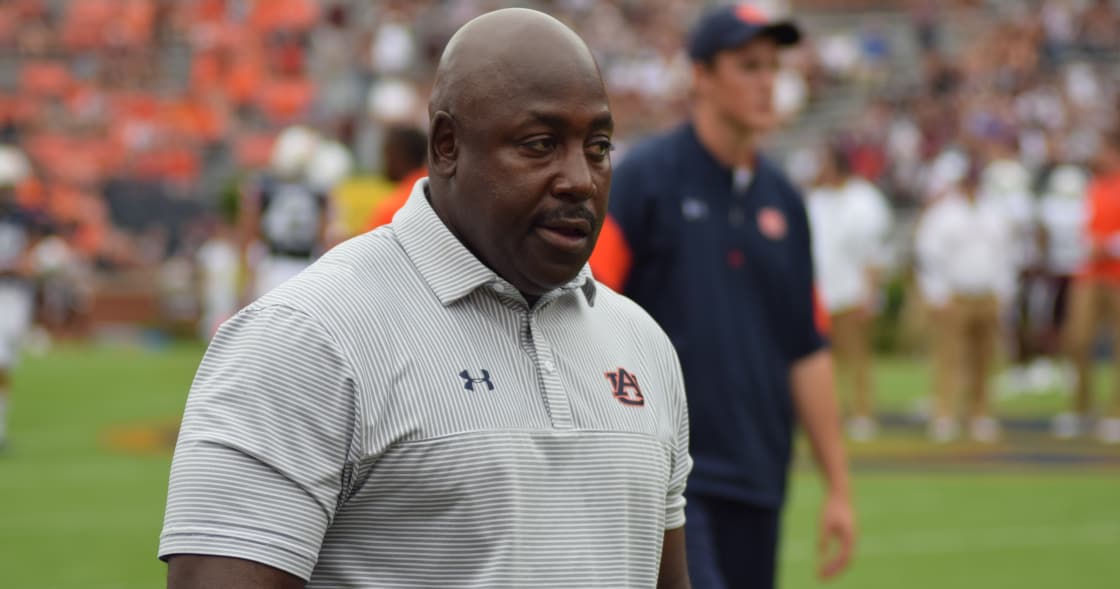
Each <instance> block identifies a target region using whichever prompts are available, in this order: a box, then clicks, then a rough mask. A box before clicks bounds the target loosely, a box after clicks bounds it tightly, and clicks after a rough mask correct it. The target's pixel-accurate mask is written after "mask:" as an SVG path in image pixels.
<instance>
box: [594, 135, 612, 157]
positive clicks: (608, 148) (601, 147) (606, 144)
mask: <svg viewBox="0 0 1120 589" xmlns="http://www.w3.org/2000/svg"><path fill="white" fill-rule="evenodd" d="M612 151H614V144H613V143H611V142H610V141H607V140H606V139H604V140H601V141H596V142H594V143H592V144H591V145H589V146H588V152H589V153H590V154H591V155H593V156H595V157H597V158H604V157H607V156H608V155H609V154H610V153H611V152H612Z"/></svg>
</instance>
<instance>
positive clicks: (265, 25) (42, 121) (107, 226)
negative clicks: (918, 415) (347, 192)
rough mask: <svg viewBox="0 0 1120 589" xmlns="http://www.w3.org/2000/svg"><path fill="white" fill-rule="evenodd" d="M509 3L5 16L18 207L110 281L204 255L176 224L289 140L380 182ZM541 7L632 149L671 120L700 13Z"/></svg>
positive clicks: (205, 3) (691, 9) (618, 4)
mask: <svg viewBox="0 0 1120 589" xmlns="http://www.w3.org/2000/svg"><path fill="white" fill-rule="evenodd" d="M508 4H510V2H501V1H485V0H462V1H454V2H450V1H445V0H423V1H401V0H388V1H385V2H355V1H347V0H335V1H324V2H320V1H316V0H268V1H264V0H259V1H254V0H176V1H171V0H82V1H68V0H12V1H9V2H4V3H2V4H0V143H7V144H13V145H17V146H19V147H20V148H21V149H22V151H23V152H24V153H25V154H26V156H27V157H28V159H29V162H30V163H31V170H32V174H31V177H30V178H29V179H27V180H25V181H23V182H22V183H21V186H20V190H19V194H20V201H21V203H23V204H24V205H25V206H28V207H30V208H35V209H38V210H41V211H43V212H44V213H45V214H46V215H47V216H49V217H50V218H51V219H52V220H53V221H54V223H55V225H56V226H57V227H60V228H63V229H64V230H65V232H66V236H67V241H68V242H69V243H70V244H71V245H72V246H73V247H74V249H75V251H76V252H77V253H78V254H79V255H80V256H81V257H83V258H84V259H87V260H90V261H91V262H95V263H96V264H97V265H98V266H99V267H100V268H102V269H107V270H108V269H114V268H120V267H126V268H127V267H135V266H143V265H145V264H148V263H149V262H151V261H152V260H150V259H148V257H150V256H154V257H156V258H158V257H159V255H158V254H160V253H162V254H163V255H165V256H166V255H168V254H171V253H173V252H174V250H176V249H177V248H179V247H180V246H181V245H184V246H190V245H192V244H180V242H181V241H182V240H183V239H184V238H185V237H186V236H185V235H184V232H183V227H182V222H181V219H182V218H184V217H192V218H193V217H194V216H197V215H198V214H200V213H201V212H203V211H205V210H219V209H220V202H221V198H222V195H223V194H227V193H228V192H229V191H230V187H231V185H232V184H234V183H235V182H236V181H237V180H238V179H239V178H240V177H241V176H243V175H244V174H246V173H249V172H253V171H259V170H262V169H264V168H266V167H267V164H268V161H269V158H270V154H271V152H272V150H273V146H274V144H275V140H276V137H277V136H278V135H279V133H280V132H281V131H282V130H283V129H284V128H286V127H288V126H290V125H293V124H296V123H300V124H306V125H309V126H311V127H313V128H315V129H316V130H318V131H319V132H321V133H322V134H323V135H324V136H327V137H330V138H332V139H336V140H337V141H339V142H340V143H341V144H343V145H345V146H346V147H348V148H349V149H350V150H352V153H353V155H354V161H355V164H356V165H355V167H356V169H358V170H360V171H364V172H370V173H374V174H377V173H380V172H381V171H382V169H383V163H382V162H381V147H382V143H383V138H384V134H385V129H386V128H387V127H388V126H390V125H399V124H409V125H419V126H423V124H424V123H425V118H426V96H427V93H428V89H429V87H430V83H431V76H432V74H433V72H434V66H435V61H436V60H437V59H438V56H439V53H440V51H441V49H442V46H443V44H444V43H445V42H446V40H447V38H448V37H449V36H450V34H451V33H452V32H453V31H454V30H455V29H456V28H457V27H458V26H460V25H461V24H462V23H464V22H465V21H467V20H469V19H470V18H472V17H473V16H476V15H478V14H480V13H482V12H485V11H487V10H490V9H493V8H496V7H500V6H504V5H508ZM530 4H531V5H532V6H535V7H537V8H541V9H543V10H546V11H548V12H549V13H551V14H554V15H556V16H557V17H559V18H560V19H562V20H564V21H566V22H568V23H569V24H571V25H572V26H573V27H574V28H575V29H576V30H577V31H579V32H580V33H581V34H582V35H584V37H585V38H586V39H587V40H588V42H589V44H590V45H591V46H592V47H593V48H594V49H595V51H596V52H597V53H598V56H597V57H598V59H599V61H600V63H601V64H602V67H603V71H604V75H605V77H606V79H607V81H608V85H609V86H610V90H611V95H612V100H613V102H614V107H615V108H614V110H615V112H616V113H617V118H618V129H619V133H618V135H619V138H620V139H621V140H622V141H623V142H625V140H626V139H627V138H630V137H637V136H640V135H643V134H646V133H648V132H650V131H652V130H655V129H658V128H661V127H664V126H665V125H666V124H668V123H669V122H671V121H673V120H675V119H676V117H677V116H678V113H680V112H681V108H682V106H683V104H684V101H685V100H686V99H687V87H688V83H689V69H688V62H687V59H685V57H684V56H683V53H682V51H681V45H682V39H683V35H684V33H685V31H686V30H687V27H688V25H689V24H690V23H691V22H692V21H693V20H694V18H695V16H696V14H698V12H699V10H700V9H701V8H702V6H703V3H696V2H688V1H682V0H666V1H663V2H658V3H656V5H655V6H654V5H651V4H650V3H648V2H637V1H633V0H612V1H606V2H590V1H586V0H549V1H541V2H535V3H530ZM770 4H781V3H780V2H771V3H770ZM818 61H819V60H817V59H816V56H815V54H812V53H811V52H803V53H801V54H798V55H795V56H791V59H790V64H791V65H790V67H789V68H787V72H786V74H785V75H783V80H782V82H781V84H780V87H781V90H780V94H781V95H782V100H781V103H782V105H783V106H782V108H783V110H784V111H786V112H788V113H790V114H791V115H792V114H793V113H795V112H796V111H797V110H799V109H800V108H802V107H803V106H804V105H805V104H806V103H807V102H808V101H809V100H810V98H811V95H812V93H813V92H818V91H820V85H821V84H822V83H823V82H822V79H821V76H820V75H819V73H820V68H819V64H818V63H817V62H818ZM369 206H372V205H369ZM358 208H362V207H358ZM365 208H368V207H365ZM347 210H348V209H347ZM359 216H360V214H359ZM346 225H347V226H348V227H352V226H354V225H355V223H353V222H349V223H346ZM138 241H140V242H143V243H144V244H145V247H137V242H138ZM161 241H162V242H163V247H151V246H152V245H159V244H156V243H154V242H161ZM193 246H195V247H197V243H195V244H193ZM141 250H142V252H144V253H142V252H141Z"/></svg>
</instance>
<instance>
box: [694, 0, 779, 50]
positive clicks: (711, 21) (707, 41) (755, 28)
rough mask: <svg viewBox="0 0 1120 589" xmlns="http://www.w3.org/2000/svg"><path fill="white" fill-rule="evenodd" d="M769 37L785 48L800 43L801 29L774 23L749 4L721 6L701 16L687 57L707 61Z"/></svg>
mask: <svg viewBox="0 0 1120 589" xmlns="http://www.w3.org/2000/svg"><path fill="white" fill-rule="evenodd" d="M760 36H767V37H769V38H771V39H773V40H774V41H776V42H777V43H778V45H780V46H783V47H786V46H789V45H796V44H797V43H798V42H799V41H801V29H798V28H797V25H795V24H793V22H792V21H788V20H784V21H776V22H775V21H771V20H770V18H769V17H768V16H766V13H764V12H762V11H761V10H759V9H758V8H756V7H754V6H751V5H749V4H732V5H729V6H720V7H719V8H715V9H713V10H711V11H708V12H707V13H705V14H704V16H702V17H700V20H699V22H697V23H696V26H695V27H693V29H692V34H691V35H690V36H689V39H688V55H689V57H691V58H692V60H693V61H700V62H707V61H711V60H712V58H713V57H715V55H716V54H717V53H719V52H720V51H724V50H727V49H734V48H736V47H739V46H741V45H743V44H745V43H746V42H748V41H750V40H751V39H754V38H757V37H760Z"/></svg>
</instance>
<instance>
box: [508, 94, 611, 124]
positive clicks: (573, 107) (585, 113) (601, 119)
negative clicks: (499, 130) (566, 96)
mask: <svg viewBox="0 0 1120 589" xmlns="http://www.w3.org/2000/svg"><path fill="white" fill-rule="evenodd" d="M511 122H512V123H514V124H515V125H519V126H520V125H532V124H542V125H545V126H549V127H573V126H579V127H583V126H586V127H589V128H591V129H593V130H606V131H610V130H613V129H614V118H613V117H612V116H611V109H610V106H609V105H608V104H607V102H606V100H605V99H604V100H603V101H602V102H601V103H599V104H595V103H584V104H579V103H571V102H557V101H537V102H535V103H529V104H526V105H524V107H523V108H521V109H519V110H518V112H517V114H515V115H514V116H513V117H512V118H511Z"/></svg>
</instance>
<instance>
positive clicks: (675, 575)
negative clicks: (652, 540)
mask: <svg viewBox="0 0 1120 589" xmlns="http://www.w3.org/2000/svg"><path fill="white" fill-rule="evenodd" d="M657 589H692V585H691V584H690V583H689V582H688V560H687V559H686V558H685V552H684V526H681V527H679V528H677V529H675V530H665V541H664V542H663V543H662V544H661V570H660V571H659V572H658V574H657Z"/></svg>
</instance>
